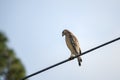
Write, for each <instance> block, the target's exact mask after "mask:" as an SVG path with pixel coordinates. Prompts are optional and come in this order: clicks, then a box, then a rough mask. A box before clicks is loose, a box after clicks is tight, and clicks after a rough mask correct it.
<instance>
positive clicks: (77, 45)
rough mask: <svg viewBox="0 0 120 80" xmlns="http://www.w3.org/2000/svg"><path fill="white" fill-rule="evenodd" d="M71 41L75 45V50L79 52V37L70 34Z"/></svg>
mask: <svg viewBox="0 0 120 80" xmlns="http://www.w3.org/2000/svg"><path fill="white" fill-rule="evenodd" d="M70 42H71V45H72V46H73V48H74V50H75V52H76V53H78V50H77V48H79V43H78V40H77V38H76V37H75V36H74V35H70Z"/></svg>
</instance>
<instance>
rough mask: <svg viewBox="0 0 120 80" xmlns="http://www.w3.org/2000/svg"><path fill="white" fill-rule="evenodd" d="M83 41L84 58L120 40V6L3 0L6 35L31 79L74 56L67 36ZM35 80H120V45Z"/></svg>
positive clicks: (81, 0) (114, 1)
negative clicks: (63, 32)
mask: <svg viewBox="0 0 120 80" xmlns="http://www.w3.org/2000/svg"><path fill="white" fill-rule="evenodd" d="M64 29H69V30H70V31H72V32H73V33H74V34H75V35H76V36H77V38H78V40H79V43H80V45H81V49H82V52H84V51H86V50H88V49H90V48H93V47H95V46H97V45H99V44H101V43H104V42H106V41H109V40H112V39H114V38H117V37H119V36H120V0H0V30H2V31H4V32H5V33H6V35H7V36H8V38H9V42H8V45H9V47H10V48H12V49H14V50H15V52H16V55H17V57H19V58H20V59H21V60H22V62H23V64H24V66H25V67H26V70H27V75H29V74H31V73H34V72H36V71H39V70H41V69H43V68H45V67H48V66H50V65H52V64H55V63H57V62H59V61H62V60H64V59H66V58H68V57H69V56H70V52H69V50H68V49H67V47H66V44H65V41H64V37H62V36H61V33H62V30H64ZM82 59H83V62H82V66H81V67H79V66H78V63H77V61H76V60H73V61H71V62H67V63H65V64H62V65H60V66H57V67H56V68H53V69H51V70H48V71H46V72H44V73H41V74H38V75H36V76H34V77H31V78H29V80H120V76H119V75H120V62H119V61H120V41H117V42H115V43H112V44H110V45H108V46H105V47H103V48H100V49H98V50H96V51H93V52H91V53H89V54H86V55H84V56H82Z"/></svg>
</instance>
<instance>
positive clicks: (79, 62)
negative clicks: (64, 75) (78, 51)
mask: <svg viewBox="0 0 120 80" xmlns="http://www.w3.org/2000/svg"><path fill="white" fill-rule="evenodd" d="M77 60H78V65H79V66H81V62H82V58H81V57H78V58H77Z"/></svg>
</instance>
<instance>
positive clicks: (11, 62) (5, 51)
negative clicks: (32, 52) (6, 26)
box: [0, 32, 26, 80]
mask: <svg viewBox="0 0 120 80" xmlns="http://www.w3.org/2000/svg"><path fill="white" fill-rule="evenodd" d="M7 41H8V39H7V38H6V36H5V35H4V34H3V33H2V32H0V80H20V79H21V78H23V77H25V75H26V73H25V68H24V66H23V64H22V63H21V61H20V59H18V58H17V57H16V55H15V52H14V51H13V50H12V49H10V48H8V46H7V44H6V43H7Z"/></svg>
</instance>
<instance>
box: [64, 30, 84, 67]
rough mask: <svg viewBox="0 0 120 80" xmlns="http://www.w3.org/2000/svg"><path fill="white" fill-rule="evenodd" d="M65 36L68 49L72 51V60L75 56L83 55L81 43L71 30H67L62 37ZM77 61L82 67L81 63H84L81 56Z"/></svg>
mask: <svg viewBox="0 0 120 80" xmlns="http://www.w3.org/2000/svg"><path fill="white" fill-rule="evenodd" d="M64 35H65V41H66V44H67V47H68V48H69V49H70V51H71V56H70V58H72V57H73V56H76V55H79V54H81V50H80V46H79V42H78V40H77V38H76V37H75V36H74V35H73V33H72V32H70V31H69V30H67V29H65V30H63V32H62V36H64ZM77 60H78V64H79V66H80V65H81V62H82V59H81V57H80V56H79V57H78V58H77Z"/></svg>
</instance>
